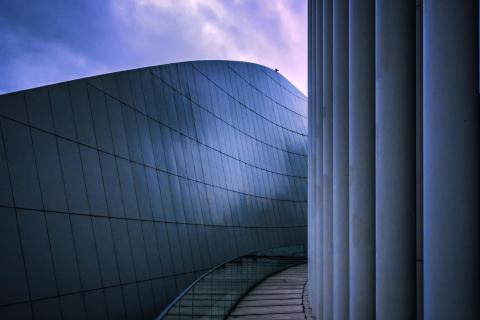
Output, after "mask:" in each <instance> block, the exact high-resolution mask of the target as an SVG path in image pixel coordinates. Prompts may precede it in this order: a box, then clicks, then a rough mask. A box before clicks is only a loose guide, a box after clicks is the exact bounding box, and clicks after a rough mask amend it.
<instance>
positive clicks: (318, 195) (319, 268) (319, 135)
mask: <svg viewBox="0 0 480 320" xmlns="http://www.w3.org/2000/svg"><path fill="white" fill-rule="evenodd" d="M322 26H323V1H321V0H317V1H316V9H315V47H316V49H315V51H316V52H315V68H314V69H315V90H316V94H315V105H314V108H315V144H316V145H315V150H316V159H315V230H316V232H315V235H316V238H315V246H316V252H315V265H316V269H315V273H316V276H315V282H316V283H315V300H314V301H313V304H314V305H315V310H314V312H315V315H317V317H318V318H319V319H322V318H321V317H322V315H323V303H322V300H321V299H322V289H323V263H322V262H323V220H322V219H323V208H322V206H323V112H322V103H323V76H322V75H323V66H322V62H323V33H322Z"/></svg>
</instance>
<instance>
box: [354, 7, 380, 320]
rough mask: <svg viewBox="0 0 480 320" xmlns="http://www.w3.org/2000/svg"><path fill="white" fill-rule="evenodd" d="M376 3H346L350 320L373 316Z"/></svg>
mask: <svg viewBox="0 0 480 320" xmlns="http://www.w3.org/2000/svg"><path fill="white" fill-rule="evenodd" d="M374 27H375V4H374V1H373V0H362V1H359V0H350V3H349V35H350V37H349V50H350V52H349V104H350V106H349V124H350V131H349V164H350V180H349V226H350V237H349V262H350V264H349V267H350V269H349V273H350V291H349V295H350V300H349V302H350V305H349V313H350V319H351V320H356V319H362V320H363V319H365V320H367V319H368V320H370V319H374V318H375V56H374V54H375V44H374V36H375V33H374V32H375V28H374Z"/></svg>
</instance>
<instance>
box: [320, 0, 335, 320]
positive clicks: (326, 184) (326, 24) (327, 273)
mask: <svg viewBox="0 0 480 320" xmlns="http://www.w3.org/2000/svg"><path fill="white" fill-rule="evenodd" d="M332 23H333V12H332V0H323V299H322V300H323V319H332V317H333V207H332V205H333V192H332V170H333V168H332V167H333V141H332V140H333V119H332V100H333V97H332V95H333V91H332V85H333V83H332V82H333V79H332V50H333V48H332V38H333V33H332V31H333V30H332V29H333V25H332Z"/></svg>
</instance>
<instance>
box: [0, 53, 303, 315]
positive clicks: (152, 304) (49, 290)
mask: <svg viewBox="0 0 480 320" xmlns="http://www.w3.org/2000/svg"><path fill="white" fill-rule="evenodd" d="M306 112H307V107H306V97H305V96H304V95H303V94H302V93H300V92H299V91H298V90H297V89H296V88H294V87H293V86H292V85H291V84H290V83H289V82H288V81H287V80H286V79H285V78H283V77H282V76H281V75H280V74H279V73H276V72H274V71H273V70H270V69H268V68H265V67H263V66H259V65H254V64H249V63H240V62H227V61H200V62H186V63H178V64H170V65H162V66H158V67H150V68H144V69H138V70H131V71H125V72H119V73H114V74H107V75H102V76H96V77H91V78H86V79H81V80H75V81H70V82H66V83H61V84H55V85H51V86H46V87H42V88H37V89H31V90H25V91H21V92H16V93H11V94H7V95H2V96H0V270H1V272H0V283H1V285H0V318H2V319H10V318H12V317H13V315H15V318H18V319H20V318H21V319H23V318H25V319H30V318H36V319H47V318H48V319H60V318H64V319H86V318H87V317H88V319H106V318H110V319H123V318H128V319H139V318H145V319H151V318H152V317H154V316H155V315H156V314H158V313H159V312H160V311H161V309H162V308H163V307H165V306H166V304H167V303H168V302H169V301H171V300H172V299H173V298H174V297H175V296H176V295H177V294H178V293H179V292H180V291H181V290H182V289H184V288H185V287H186V286H187V285H188V284H189V283H191V282H192V281H193V280H194V279H195V278H196V277H197V276H199V275H201V274H202V273H203V272H205V271H207V270H208V269H209V268H211V267H213V266H215V265H217V264H220V263H222V262H223V261H226V260H229V259H232V258H234V257H237V256H241V255H244V254H246V253H249V252H252V251H256V250H261V249H266V248H271V247H278V246H283V245H293V244H304V243H305V242H306V188H307V180H306V173H307V158H306V134H307V128H306Z"/></svg>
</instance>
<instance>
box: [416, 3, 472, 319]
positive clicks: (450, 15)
mask: <svg viewBox="0 0 480 320" xmlns="http://www.w3.org/2000/svg"><path fill="white" fill-rule="evenodd" d="M423 23H424V34H423V35H424V55H423V66H424V78H423V79H424V82H423V86H424V100H423V102H424V115H423V116H424V118H423V129H424V185H423V186H424V259H425V261H424V279H425V281H424V310H425V319H427V320H430V319H435V320H442V319H478V318H480V303H479V297H480V238H479V235H480V232H479V225H480V196H479V195H480V170H479V166H480V130H479V129H480V126H479V121H480V108H479V93H478V90H479V87H478V84H479V83H478V70H479V69H478V1H477V0H469V1H468V0H465V1H458V0H425V1H424V11H423Z"/></svg>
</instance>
